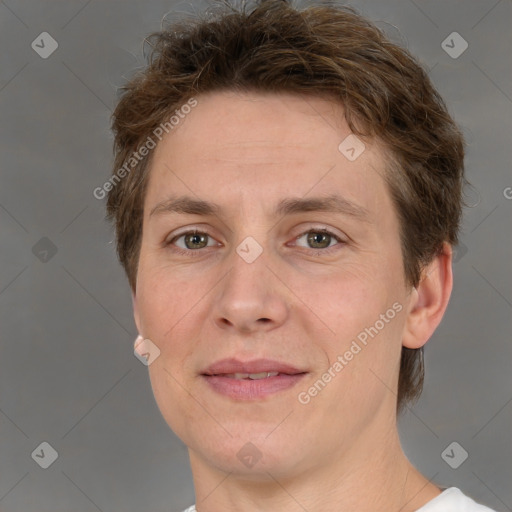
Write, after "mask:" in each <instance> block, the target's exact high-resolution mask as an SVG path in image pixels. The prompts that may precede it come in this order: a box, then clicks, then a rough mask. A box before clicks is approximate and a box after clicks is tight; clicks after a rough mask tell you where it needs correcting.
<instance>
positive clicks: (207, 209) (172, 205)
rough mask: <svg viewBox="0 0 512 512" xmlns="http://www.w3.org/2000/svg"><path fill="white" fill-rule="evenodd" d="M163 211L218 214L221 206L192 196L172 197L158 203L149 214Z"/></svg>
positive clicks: (158, 213) (157, 213)
mask: <svg viewBox="0 0 512 512" xmlns="http://www.w3.org/2000/svg"><path fill="white" fill-rule="evenodd" d="M162 213H185V214H189V215H205V216H206V215H210V216H213V215H218V213H219V207H218V206H217V205H216V204H214V203H210V202H208V201H203V200H200V199H193V198H191V197H187V196H182V197H177V198H175V197H171V198H169V199H166V200H164V201H161V202H160V203H158V204H157V205H156V206H155V207H154V208H153V209H152V210H151V212H150V213H149V216H150V217H151V216H152V215H160V214H162Z"/></svg>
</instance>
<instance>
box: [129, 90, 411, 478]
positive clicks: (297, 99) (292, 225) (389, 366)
mask: <svg viewBox="0 0 512 512" xmlns="http://www.w3.org/2000/svg"><path fill="white" fill-rule="evenodd" d="M197 101H198V104H197V106H196V107H195V108H193V109H192V110H191V112H190V113H189V114H188V115H187V116H186V118H185V119H183V120H181V121H180V124H179V125H178V126H177V127H176V128H175V129H174V130H173V131H171V132H170V133H169V134H168V135H167V136H166V138H164V139H163V140H162V141H161V142H160V143H159V145H158V146H157V147H156V149H155V150H154V151H155V154H154V160H153V163H152V167H151V171H150V177H149V183H148V189H147V195H146V198H145V203H144V221H143V235H142V245H141V251H140V260H139V266H138V274H137V286H136V294H135V295H134V311H135V319H136V323H137V327H138V329H139V332H140V333H141V335H142V336H143V337H144V338H147V339H149V340H151V342H152V343H154V345H156V346H157V347H158V349H159V350H160V355H159V357H158V358H156V359H155V360H154V362H152V363H151V364H150V366H149V372H150V378H151V384H152V388H153V392H154V395H155V399H156V401H157V403H158V405H159V407H160V410H161V412H162V415H163V417H164V418H165V420H166V421H167V423H168V424H169V426H170V427H171V428H172V429H173V430H174V432H175V433H176V434H177V435H178V436H179V437H180V438H181V439H182V440H183V442H184V443H185V444H186V445H187V446H188V447H189V451H190V454H191V458H194V460H196V461H200V462H201V463H202V464H206V465H209V466H211V467H215V468H219V469H221V470H223V471H236V472H239V473H244V474H246V476H247V477H248V478H258V475H261V474H265V472H266V471H270V473H272V474H273V475H286V474H290V473H291V472H294V471H295V472H299V471H305V470H307V469H311V468H312V467H313V466H320V465H323V464H326V463H327V462H328V461H329V460H332V459H333V457H341V456H345V457H346V456H347V455H348V454H349V453H350V452H351V451H354V450H356V448H357V447H358V446H360V445H361V444H362V443H366V445H368V444H371V443H372V442H376V441H374V440H375V439H379V436H381V435H382V432H385V431H387V429H388V428H389V427H390V425H392V424H394V422H395V407H396V395H395V394H394V393H393V390H395V391H396V384H397V378H398V370H399V361H400V350H401V344H402V333H403V331H404V326H405V323H406V320H405V319H406V316H407V312H408V309H409V303H410V296H411V294H410V289H409V288H408V287H407V286H406V284H405V280H404V272H403V263H402V254H401V250H400V238H399V224H398V219H397V215H396V212H395V210H394V208H393V205H392V202H391V198H390V194H389V192H388V190H387V188H386V185H385V182H384V179H383V173H384V154H383V150H382V148H379V146H378V145H377V144H376V143H375V142H374V143H370V142H369V141H365V143H364V144H365V147H364V150H363V151H362V152H361V150H362V147H360V146H358V145H354V141H353V140H352V139H350V138H349V139H348V140H347V141H345V142H343V141H344V140H345V139H346V138H347V137H348V136H349V135H350V130H349V128H348V126H347V125H346V122H345V121H344V119H343V109H342V106H341V105H338V104H335V103H333V102H330V101H327V100H325V99H321V98H311V97H307V98H306V97H301V96H295V95H288V94H279V95H278V94H256V93H250V94H249V93H244V94H237V93H233V92H215V93H210V94H206V95H203V96H199V97H197ZM340 144H341V146H340ZM351 148H352V149H353V150H352V149H351ZM359 153H360V154H359ZM354 157H357V158H355V159H354ZM223 360H224V361H225V360H231V361H228V363H226V364H225V365H221V366H218V365H217V366H216V367H212V365H215V364H216V363H218V362H219V361H223ZM233 360H236V361H233ZM262 360H266V362H265V361H262ZM251 365H252V366H251ZM266 372H270V377H267V378H265V379H262V380H259V379H251V378H247V375H246V374H247V373H263V375H265V376H266ZM276 372H278V375H275V376H274V374H275V373H276ZM234 374H240V375H234ZM263 375H251V376H252V377H262V376H263ZM244 377H245V378H244ZM372 440H373V441H372ZM247 456H249V457H252V460H251V459H250V458H248V457H247Z"/></svg>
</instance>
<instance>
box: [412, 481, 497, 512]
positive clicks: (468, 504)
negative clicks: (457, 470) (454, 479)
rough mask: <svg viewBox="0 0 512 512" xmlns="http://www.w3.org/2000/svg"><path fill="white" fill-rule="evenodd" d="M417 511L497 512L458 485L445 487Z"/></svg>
mask: <svg viewBox="0 0 512 512" xmlns="http://www.w3.org/2000/svg"><path fill="white" fill-rule="evenodd" d="M416 512H496V511H494V510H492V509H490V508H488V507H485V506H484V505H480V504H478V503H476V502H475V501H474V500H472V499H471V498H470V497H469V496H466V495H465V494H464V493H463V492H462V491H461V490H460V489H458V488H457V487H449V488H448V489H445V490H444V491H443V492H442V493H441V494H440V495H439V496H436V497H435V498H434V499H433V500H431V501H429V502H428V503H427V504H425V505H423V507H421V508H420V509H418V510H417V511H416Z"/></svg>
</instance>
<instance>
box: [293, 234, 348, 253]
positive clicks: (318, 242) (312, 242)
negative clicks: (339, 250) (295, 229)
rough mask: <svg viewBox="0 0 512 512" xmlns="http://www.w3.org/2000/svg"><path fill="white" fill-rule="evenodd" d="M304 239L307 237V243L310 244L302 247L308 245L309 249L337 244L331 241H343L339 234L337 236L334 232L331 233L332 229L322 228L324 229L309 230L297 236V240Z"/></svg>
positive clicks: (325, 247)
mask: <svg viewBox="0 0 512 512" xmlns="http://www.w3.org/2000/svg"><path fill="white" fill-rule="evenodd" d="M303 239H305V241H306V244H308V245H307V246H304V245H302V247H307V248H309V249H327V248H329V247H332V246H333V245H335V243H331V242H337V243H340V242H342V241H343V240H341V239H340V238H339V237H338V236H336V235H335V234H334V233H331V232H330V231H327V230H322V229H316V230H312V231H308V232H306V233H303V234H302V235H300V236H298V237H297V238H296V240H297V241H299V240H303ZM299 245H300V244H299Z"/></svg>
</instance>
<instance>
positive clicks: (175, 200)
mask: <svg viewBox="0 0 512 512" xmlns="http://www.w3.org/2000/svg"><path fill="white" fill-rule="evenodd" d="M221 210H222V209H221V208H220V206H219V205H217V204H215V203H212V202H209V201H204V200H201V199H194V198H192V197H189V196H181V197H171V198H169V199H166V200H164V201H161V202H160V203H158V204H157V205H156V206H155V207H154V208H152V210H151V212H150V213H149V216H150V217H151V216H153V215H161V214H164V213H179V214H189V215H202V216H217V215H219V214H220V213H221ZM304 212H327V213H339V214H343V215H348V216H350V217H354V218H356V219H357V220H361V221H365V222H370V219H369V217H370V214H369V212H368V210H367V209H366V208H364V207H362V206H360V205H358V204H356V203H353V202H352V201H349V200H348V199H345V198H344V197H342V196H339V195H334V194H332V195H328V196H325V197H311V198H288V199H282V200H281V201H279V203H278V204H277V207H276V208H275V210H274V214H275V215H278V216H286V215H293V214H298V213H304Z"/></svg>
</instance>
